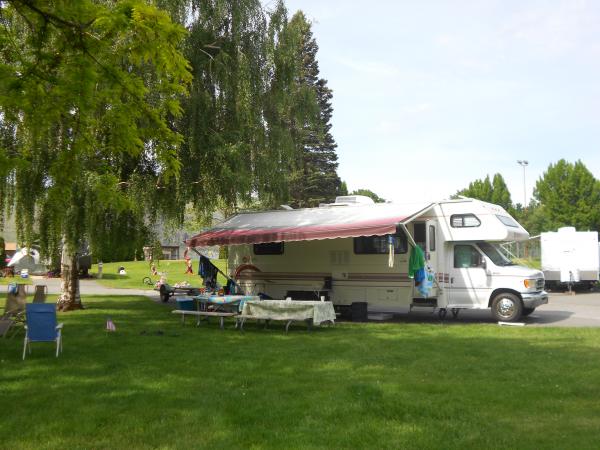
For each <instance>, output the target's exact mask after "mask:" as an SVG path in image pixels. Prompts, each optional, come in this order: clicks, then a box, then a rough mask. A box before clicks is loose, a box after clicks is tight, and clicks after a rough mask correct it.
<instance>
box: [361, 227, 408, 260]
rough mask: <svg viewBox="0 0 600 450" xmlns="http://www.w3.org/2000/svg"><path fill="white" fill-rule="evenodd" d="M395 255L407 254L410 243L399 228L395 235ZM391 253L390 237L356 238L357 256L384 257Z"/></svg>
mask: <svg viewBox="0 0 600 450" xmlns="http://www.w3.org/2000/svg"><path fill="white" fill-rule="evenodd" d="M394 238H395V239H394V253H395V254H398V253H406V252H407V250H408V242H407V240H406V235H405V234H404V232H403V231H402V230H401V229H400V228H398V229H397V230H396V234H394ZM388 252H389V249H388V236H387V235H386V236H361V237H357V238H354V254H355V255H384V254H386V253H388Z"/></svg>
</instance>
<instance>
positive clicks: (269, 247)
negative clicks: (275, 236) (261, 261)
mask: <svg viewBox="0 0 600 450" xmlns="http://www.w3.org/2000/svg"><path fill="white" fill-rule="evenodd" d="M253 247H254V254H255V255H283V242H266V243H264V244H254V246H253Z"/></svg>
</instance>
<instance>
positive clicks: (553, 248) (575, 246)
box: [540, 227, 600, 288]
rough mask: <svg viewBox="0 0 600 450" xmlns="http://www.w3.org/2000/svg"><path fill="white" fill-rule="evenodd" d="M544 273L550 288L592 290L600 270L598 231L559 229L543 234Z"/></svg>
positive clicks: (541, 236)
mask: <svg viewBox="0 0 600 450" xmlns="http://www.w3.org/2000/svg"><path fill="white" fill-rule="evenodd" d="M540 241H541V242H540V244H541V249H542V271H543V272H544V277H545V278H546V284H547V285H548V287H551V288H556V287H558V286H560V285H563V286H574V287H586V288H591V287H592V286H593V285H594V284H595V283H596V282H597V281H598V272H599V269H600V262H599V251H598V232H597V231H576V230H575V228H574V227H563V228H559V229H558V231H556V232H554V231H549V232H545V233H542V234H541V235H540Z"/></svg>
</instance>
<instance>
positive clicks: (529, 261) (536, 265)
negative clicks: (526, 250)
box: [513, 258, 542, 270]
mask: <svg viewBox="0 0 600 450" xmlns="http://www.w3.org/2000/svg"><path fill="white" fill-rule="evenodd" d="M513 262H514V263H515V264H518V265H520V266H525V267H531V268H533V269H538V270H542V261H541V260H540V259H534V258H516V259H514V260H513Z"/></svg>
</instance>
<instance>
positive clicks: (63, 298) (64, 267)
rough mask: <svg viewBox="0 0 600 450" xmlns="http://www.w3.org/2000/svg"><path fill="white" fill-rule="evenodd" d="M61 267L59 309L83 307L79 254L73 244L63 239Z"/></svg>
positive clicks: (67, 309) (66, 309)
mask: <svg viewBox="0 0 600 450" xmlns="http://www.w3.org/2000/svg"><path fill="white" fill-rule="evenodd" d="M60 266H61V267H60V268H61V272H60V273H61V279H62V281H61V284H60V289H61V294H60V297H59V299H58V302H57V304H58V309H59V310H60V311H71V310H74V309H83V305H82V304H81V296H80V294H79V269H78V268H77V254H76V253H75V252H74V251H73V249H72V248H71V245H69V244H67V243H66V242H65V241H63V249H62V257H61V261H60Z"/></svg>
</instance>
